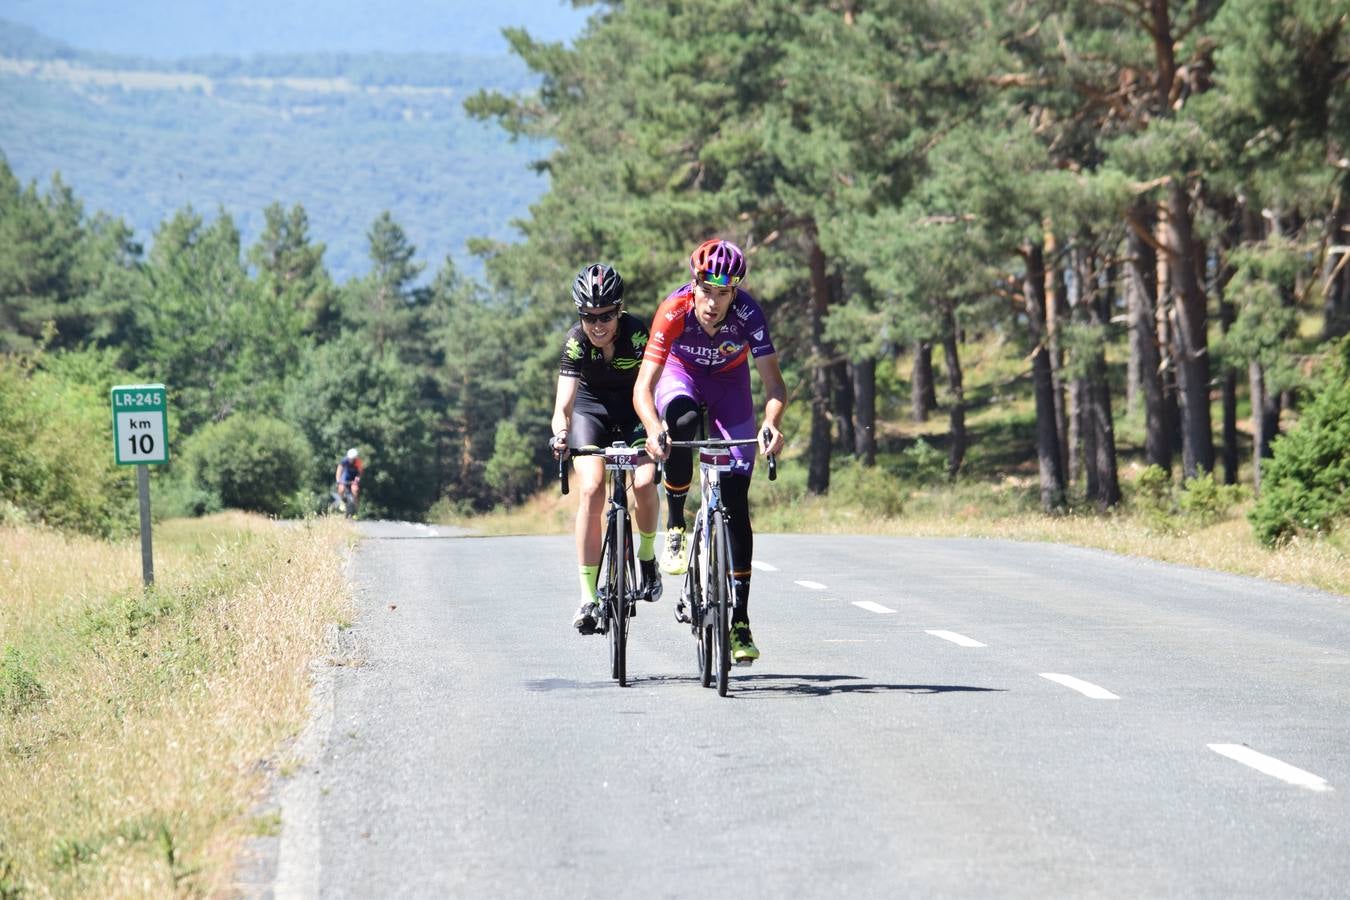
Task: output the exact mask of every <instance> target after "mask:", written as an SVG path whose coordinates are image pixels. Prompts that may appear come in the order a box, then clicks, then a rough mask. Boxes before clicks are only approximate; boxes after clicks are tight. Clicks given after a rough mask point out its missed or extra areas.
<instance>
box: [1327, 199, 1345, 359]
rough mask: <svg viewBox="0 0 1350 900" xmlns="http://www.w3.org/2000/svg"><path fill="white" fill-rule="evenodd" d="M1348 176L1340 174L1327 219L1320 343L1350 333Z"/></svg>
mask: <svg viewBox="0 0 1350 900" xmlns="http://www.w3.org/2000/svg"><path fill="white" fill-rule="evenodd" d="M1348 195H1350V175H1347V174H1346V173H1344V172H1343V173H1341V177H1340V189H1339V190H1338V191H1337V193H1336V199H1335V201H1334V203H1333V204H1332V207H1331V215H1329V216H1328V217H1327V236H1326V240H1327V253H1326V262H1325V263H1324V264H1323V266H1322V290H1323V292H1324V294H1323V303H1322V313H1323V319H1322V340H1324V341H1329V340H1331V339H1332V338H1338V337H1340V336H1342V335H1345V334H1350V196H1348Z"/></svg>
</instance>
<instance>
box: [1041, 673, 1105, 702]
mask: <svg viewBox="0 0 1350 900" xmlns="http://www.w3.org/2000/svg"><path fill="white" fill-rule="evenodd" d="M1041 677H1042V678H1048V679H1050V680H1051V681H1053V682H1055V683H1056V684H1062V685H1064V686H1065V687H1066V688H1072V689H1073V690H1075V691H1077V692H1078V693H1080V694H1082V695H1083V696H1084V697H1091V698H1092V699H1093V700H1119V699H1120V698H1119V697H1117V696H1116V695H1115V694H1113V693H1111V692H1110V691H1108V690H1107V689H1106V688H1104V687H1098V686H1097V685H1095V684H1093V683H1092V682H1090V681H1083V680H1082V679H1081V678H1074V677H1073V676H1072V675H1056V674H1055V673H1053V672H1042V673H1041Z"/></svg>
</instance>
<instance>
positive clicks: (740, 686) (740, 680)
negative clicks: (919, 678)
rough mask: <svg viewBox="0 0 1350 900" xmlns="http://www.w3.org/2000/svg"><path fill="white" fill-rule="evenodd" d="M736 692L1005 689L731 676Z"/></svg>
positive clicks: (831, 677)
mask: <svg viewBox="0 0 1350 900" xmlns="http://www.w3.org/2000/svg"><path fill="white" fill-rule="evenodd" d="M731 690H732V692H733V693H736V694H740V695H741V696H745V697H752V696H755V695H767V696H784V697H829V696H833V695H835V694H889V693H896V692H898V693H903V694H950V693H1002V692H1003V691H1004V690H1005V688H990V687H976V686H974V685H967V684H890V683H883V682H876V681H868V680H866V679H864V678H863V677H862V676H860V675H775V674H770V673H767V672H766V673H763V674H758V675H736V674H735V672H733V673H732V676H731Z"/></svg>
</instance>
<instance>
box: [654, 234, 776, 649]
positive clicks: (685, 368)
mask: <svg viewBox="0 0 1350 900" xmlns="http://www.w3.org/2000/svg"><path fill="white" fill-rule="evenodd" d="M689 270H690V273H691V275H692V277H691V279H690V281H689V283H687V284H685V285H683V286H681V287H680V288H679V289H677V290H676V291H674V292H673V293H671V294H670V296H668V297H666V299H665V300H664V301H662V303H661V305H660V307H658V308H657V311H656V316H655V318H654V319H653V321H652V328H651V334H650V337H649V338H648V341H647V350H646V353H645V354H644V356H643V359H642V368H641V369H640V370H639V371H638V376H637V385H636V387H635V388H634V393H633V406H634V408H635V409H636V410H637V413H638V415H639V416H640V417H641V419H642V424H643V427H644V428H645V429H646V432H647V453H648V455H649V456H651V457H652V458H653V459H663V460H665V480H664V486H665V491H666V547H665V551H664V553H663V554H662V558H661V571H663V572H665V573H666V574H668V575H681V574H683V573H684V572H685V571H687V570H688V567H689V541H688V539H687V537H686V526H685V518H684V507H685V498H686V497H687V495H688V493H689V486H690V484H691V482H692V480H693V469H694V462H693V453H692V451H691V450H689V449H688V448H667V447H665V446H664V445H663V444H662V442H661V440H660V437H661V435H662V433H666V434H668V435H669V436H670V438H671V439H673V440H677V441H685V440H692V439H694V438H695V437H696V436H697V432H698V428H699V417H700V415H699V414H700V407H703V408H706V410H707V416H708V427H709V429H710V433H709V435H708V436H709V437H713V438H722V439H726V440H740V439H747V438H759V444H758V449H759V452H760V453H761V454H764V455H770V454H777V453H778V452H779V451H780V450H781V449H782V447H783V434H782V432H781V431H780V430H779V426H780V423H781V420H782V417H783V410H784V409H785V408H786V406H787V387H786V386H785V385H784V383H783V373H782V371H781V370H780V368H779V365H778V354H777V352H776V351H775V349H774V346H773V341H772V340H771V339H770V337H769V327H768V323H767V322H766V321H765V318H764V311H763V310H762V309H760V306H759V304H758V303H757V302H756V301H755V299H754V297H752V296H751V295H750V294H749V293H747V292H746V291H745V290H744V289H742V288H741V287H739V285H740V283H741V282H742V280H743V279H744V278H745V275H746V270H747V267H746V261H745V254H744V253H742V252H741V249H740V248H739V247H737V246H736V245H735V244H733V243H731V242H730V241H725V240H722V239H720V238H713V239H711V240H708V241H705V242H704V243H702V244H700V245H699V247H698V248H697V249H696V250H695V251H694V252H693V254H692V255H691V256H690V258H689ZM751 359H753V360H754V363H755V369H756V371H758V372H759V377H760V381H761V382H762V383H763V387H764V396H765V403H764V417H763V421H762V424H759V425H757V424H756V421H755V409H754V398H753V395H752V394H751V392H750V366H749V365H748V362H749V360H751ZM731 454H732V457H733V466H734V468H733V470H732V471H731V472H729V473H727V475H726V476H724V477H723V478H722V500H723V503H724V504H725V506H726V508H727V511H728V513H729V523H728V524H729V526H730V527H729V533H730V543H731V567H732V579H733V582H734V585H735V602H734V605H733V610H732V615H731V622H732V624H731V651H732V657H733V658H734V659H735V661H736V662H737V663H738V664H746V663H751V662H753V661H754V660H756V659H758V658H759V648H758V647H756V646H755V642H754V638H753V636H752V634H751V632H750V572H751V567H750V561H751V558H752V555H753V550H754V532H753V529H752V528H751V525H750V500H749V491H750V474H751V472H752V471H753V470H754V463H755V456H754V453H753V448H751V447H733V448H731Z"/></svg>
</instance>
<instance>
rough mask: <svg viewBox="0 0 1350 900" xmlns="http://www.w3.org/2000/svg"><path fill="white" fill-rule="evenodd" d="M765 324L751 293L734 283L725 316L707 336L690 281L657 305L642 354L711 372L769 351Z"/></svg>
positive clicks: (736, 364)
mask: <svg viewBox="0 0 1350 900" xmlns="http://www.w3.org/2000/svg"><path fill="white" fill-rule="evenodd" d="M774 352H775V350H774V346H773V341H772V340H771V339H770V338H769V326H768V323H767V322H766V321H765V319H764V311H763V310H762V309H760V307H759V304H758V303H757V302H755V298H754V297H751V296H750V295H749V294H748V293H746V292H745V291H743V290H741V289H740V288H737V289H736V296H735V297H733V298H732V301H731V306H730V307H729V308H728V309H727V314H726V318H724V319H723V320H722V324H721V325H719V326H718V327H717V333H716V334H714V335H713V336H711V337H709V336H708V333H707V332H706V331H704V330H703V327H702V326H701V325H699V323H698V317H697V316H696V314H695V312H694V286H693V283H692V282H691V283H689V284H686V285H684V286H683V287H681V288H679V289H678V290H676V291H675V292H674V293H672V294H671V295H670V296H668V297H666V299H665V300H662V301H661V305H660V306H659V307H657V309H656V316H655V318H654V319H653V320H652V329H651V335H650V337H649V338H648V340H647V350H646V352H645V353H644V355H643V359H647V360H651V361H652V362H656V363H660V364H661V365H665V364H666V363H667V362H668V361H669V360H670V359H671V358H672V357H673V358H674V359H675V361H676V362H678V363H679V364H680V365H681V366H682V367H683V368H686V369H688V370H690V371H691V372H693V373H695V374H698V373H704V372H706V373H708V374H716V373H719V372H725V371H728V370H729V369H734V368H736V367H737V366H742V365H744V364H745V361H746V359H748V358H749V357H752V356H755V357H759V356H768V355H769V354H770V353H774Z"/></svg>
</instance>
